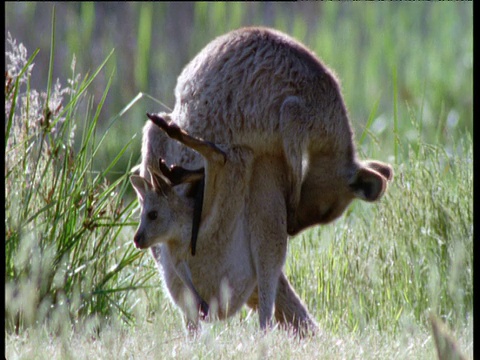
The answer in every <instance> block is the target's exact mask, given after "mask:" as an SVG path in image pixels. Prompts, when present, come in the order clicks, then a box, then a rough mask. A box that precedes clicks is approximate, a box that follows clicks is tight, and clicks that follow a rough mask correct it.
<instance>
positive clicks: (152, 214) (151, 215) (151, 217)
mask: <svg viewBox="0 0 480 360" xmlns="http://www.w3.org/2000/svg"><path fill="white" fill-rule="evenodd" d="M147 217H148V219H149V220H156V219H157V217H158V213H157V212H156V211H155V210H153V211H150V212H149V213H148V214H147Z"/></svg>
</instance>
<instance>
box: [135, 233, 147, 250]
mask: <svg viewBox="0 0 480 360" xmlns="http://www.w3.org/2000/svg"><path fill="white" fill-rule="evenodd" d="M133 242H134V243H135V247H136V248H137V249H145V248H146V246H145V244H144V243H145V237H144V236H143V235H142V234H139V233H136V234H135V236H134V237H133Z"/></svg>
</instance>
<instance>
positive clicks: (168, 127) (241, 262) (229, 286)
mask: <svg viewBox="0 0 480 360" xmlns="http://www.w3.org/2000/svg"><path fill="white" fill-rule="evenodd" d="M149 117H150V119H151V120H152V121H154V122H155V124H156V125H157V126H159V128H161V129H162V131H165V132H166V133H167V134H168V136H169V137H171V138H173V139H175V140H177V141H179V142H181V143H182V144H184V145H186V146H188V147H190V148H192V149H194V150H195V151H197V152H198V153H199V154H201V155H202V156H203V157H204V158H205V174H204V180H205V190H204V191H205V199H206V201H205V203H204V205H203V208H204V211H203V213H202V222H201V226H200V228H199V234H198V236H199V238H200V241H199V249H198V251H199V254H201V256H195V257H192V256H188V255H189V254H188V243H189V241H188V240H189V234H190V231H191V224H192V216H191V214H192V212H193V200H192V199H189V198H188V197H185V196H184V195H178V194H177V193H176V192H175V191H174V190H173V189H172V185H171V184H172V183H173V181H171V179H169V177H172V172H171V171H170V172H169V170H168V169H166V168H165V166H164V165H162V161H161V160H160V164H159V167H160V169H161V171H162V172H163V173H164V175H160V174H158V173H156V172H154V171H150V173H151V177H152V180H151V182H152V183H153V186H150V183H149V182H148V181H147V180H146V179H144V178H143V177H141V176H138V175H132V177H131V179H132V184H133V186H134V187H135V189H136V191H137V193H138V194H139V197H140V199H141V203H142V216H141V223H140V226H139V230H138V231H137V234H136V235H135V242H136V244H137V246H138V245H139V244H141V247H142V248H144V247H150V246H153V247H152V252H153V254H154V256H155V258H156V260H157V262H158V263H159V265H161V270H162V272H163V276H164V281H165V284H166V287H167V288H168V290H169V293H170V295H171V297H172V299H173V301H174V302H175V303H176V304H177V305H178V306H179V307H180V308H181V310H182V311H183V313H184V314H185V317H186V323H187V328H189V329H190V330H195V329H197V327H198V320H199V318H202V317H205V316H204V315H205V311H204V310H206V311H208V307H207V305H206V304H205V303H204V301H203V299H207V300H208V301H209V302H210V303H211V304H213V306H211V307H210V308H211V309H213V311H212V312H211V313H210V314H209V315H210V317H211V318H219V319H223V318H225V317H228V316H231V315H233V314H234V313H235V312H237V311H238V309H239V308H240V307H241V306H243V305H244V304H245V303H248V304H249V305H250V306H251V307H253V308H258V311H259V318H260V326H261V328H265V327H266V326H267V324H268V322H269V319H270V316H271V314H272V312H273V303H274V302H275V301H276V302H278V304H279V306H278V312H277V311H276V312H275V317H276V318H277V320H278V321H279V322H280V323H289V324H292V325H293V327H294V329H295V330H300V331H302V332H305V331H309V330H311V331H315V329H316V325H315V323H314V321H313V320H312V319H311V318H310V316H309V314H308V313H307V312H306V310H304V307H303V304H301V301H300V299H299V298H298V297H297V296H296V294H295V292H294V291H293V289H291V288H290V284H289V283H288V280H287V279H286V277H285V276H284V274H283V273H282V266H283V263H284V258H285V253H286V238H287V236H286V231H285V229H282V227H279V228H278V227H276V220H275V221H271V220H270V218H271V216H270V214H271V213H272V212H275V211H279V212H280V213H282V209H283V213H284V215H283V217H285V216H286V213H285V210H284V208H285V203H284V201H283V198H284V194H283V193H282V194H278V193H277V192H278V189H282V188H283V187H284V185H282V186H276V185H275V182H281V179H282V178H285V176H282V173H283V172H284V169H282V167H281V166H278V165H279V164H277V163H275V166H274V167H270V165H268V164H263V163H262V161H260V162H259V161H257V160H256V159H255V157H254V156H253V153H252V151H251V149H249V148H248V147H238V146H222V147H220V146H216V145H215V144H212V143H209V142H206V141H203V140H200V139H197V138H195V137H192V136H190V135H188V134H187V133H186V132H184V131H182V130H181V129H180V128H179V127H178V126H176V125H175V124H174V123H173V122H167V121H165V119H164V118H163V117H160V116H157V115H149ZM167 119H168V118H167ZM256 167H260V168H261V169H262V170H261V173H258V175H256V176H255V178H252V171H255V169H256ZM199 174H202V172H198V171H197V172H195V171H194V172H191V176H188V172H187V175H186V176H184V178H183V181H184V182H189V181H191V180H198V176H199ZM201 176H203V175H201ZM156 178H157V179H156ZM278 179H280V181H279V180H278ZM177 182H178V181H177ZM157 183H158V184H157ZM280 217H281V216H280ZM285 221H286V219H284V222H285ZM269 223H270V226H269ZM270 233H271V234H272V235H274V236H276V235H278V238H279V239H284V240H285V241H284V242H283V243H282V242H279V243H278V244H275V243H273V242H271V241H269V239H270V238H271V235H270ZM266 234H268V236H266ZM139 239H140V240H139ZM259 239H266V240H267V241H259ZM156 244H162V245H161V246H160V247H159V246H154V245H156ZM265 246H267V248H264V247H265ZM272 264H273V267H272ZM179 265H182V266H179ZM179 268H180V269H179ZM264 268H268V269H269V270H270V273H271V275H270V278H269V279H267V280H266V281H264V282H266V283H270V284H272V286H270V287H268V288H262V290H263V292H262V291H258V293H257V292H256V286H257V283H258V282H259V281H261V280H262V279H259V277H260V276H265V274H268V273H269V272H266V271H265V270H263V271H260V272H259V269H264ZM272 268H274V271H271V270H272ZM190 270H191V271H190ZM277 287H278V288H280V289H282V290H281V291H280V292H279V293H278V294H277V293H276V292H277ZM285 304H288V306H284V305H285ZM199 309H200V312H199V311H198V310H199Z"/></svg>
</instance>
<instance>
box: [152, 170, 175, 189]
mask: <svg viewBox="0 0 480 360" xmlns="http://www.w3.org/2000/svg"><path fill="white" fill-rule="evenodd" d="M147 170H148V173H149V174H150V179H151V182H152V185H153V189H154V190H155V191H157V192H158V191H160V192H161V193H162V194H167V193H168V191H170V190H171V188H172V185H171V183H170V181H169V180H168V179H167V178H166V177H165V176H163V175H162V174H160V173H158V172H157V171H156V170H155V169H153V168H151V167H149V168H148V169H147Z"/></svg>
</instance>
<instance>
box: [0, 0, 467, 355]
mask: <svg viewBox="0 0 480 360" xmlns="http://www.w3.org/2000/svg"><path fill="white" fill-rule="evenodd" d="M53 5H55V9H54V6H53ZM472 15H473V9H472V4H471V3H433V4H431V3H421V4H411V3H407V4H398V3H391V4H371V3H368V4H367V3H360V4H358V3H355V4H345V3H307V2H305V3H300V4H296V3H288V4H280V3H266V4H265V3H264V4H261V3H260V4H256V3H249V4H241V3H231V4H227V3H182V4H175V3H158V4H151V3H122V4H120V3H118V4H114V5H109V4H107V3H98V4H97V3H74V4H73V5H71V4H67V3H55V4H48V3H47V4H41V3H18V4H17V3H7V4H6V33H5V50H6V55H5V61H6V69H5V70H6V79H5V227H6V230H5V340H6V348H5V351H6V358H7V359H31V358H39V359H43V358H48V359H65V358H71V359H77V358H80V359H82V358H96V357H102V358H135V359H136V358H138V359H144V358H162V359H163V358H197V359H211V358H234V359H235V358H281V359H284V358H292V359H296V358H300V357H307V358H319V357H320V358H322V359H385V358H392V359H393V358H395V359H407V358H408V359H411V358H415V359H432V358H434V357H435V356H436V350H435V346H434V339H433V337H432V333H431V326H430V321H429V318H430V316H431V315H434V316H435V317H436V318H438V319H439V320H440V321H441V322H442V323H444V324H445V326H446V328H447V329H448V332H450V333H451V334H452V336H453V337H454V338H456V339H457V341H458V347H459V348H460V349H461V351H462V352H463V353H464V354H466V355H467V356H468V357H470V358H473V109H472V108H473V16H472ZM119 24H121V25H122V26H118V25H119ZM246 25H264V26H270V27H274V28H277V29H279V30H282V31H284V32H287V33H289V34H291V35H292V36H294V37H295V38H297V39H298V40H300V41H302V42H303V43H305V44H306V45H307V46H309V47H310V48H312V49H313V50H314V51H315V52H316V53H317V54H318V55H319V57H320V58H321V59H323V61H324V62H325V63H326V64H327V65H328V66H329V67H331V68H332V69H334V71H335V72H336V74H337V75H338V77H339V78H340V80H341V83H342V89H343V94H344V97H345V101H346V104H347V106H348V108H349V112H350V116H351V122H352V126H353V127H354V129H355V132H356V143H357V146H358V150H359V153H360V156H361V157H362V158H373V159H378V160H381V161H385V162H389V163H391V164H392V165H393V167H394V171H395V177H394V181H393V183H392V184H391V185H390V187H389V189H388V192H387V194H386V195H385V197H384V198H383V199H382V200H381V201H380V202H379V203H375V204H365V203H360V202H356V203H354V204H352V205H351V206H350V208H349V209H348V210H347V211H346V213H345V214H344V215H343V216H342V217H341V218H340V219H339V220H337V221H336V222H334V223H333V224H330V225H327V226H322V227H314V228H312V229H310V230H308V231H305V232H303V233H301V234H299V235H298V236H296V237H295V238H292V239H291V240H290V242H289V249H288V257H287V262H286V264H285V272H286V274H287V277H288V278H289V279H290V281H291V282H292V284H293V286H294V288H295V289H296V290H297V292H298V293H299V295H300V297H301V298H302V299H303V300H304V302H305V304H306V306H307V308H308V309H309V311H310V312H311V313H312V314H313V316H314V317H315V319H316V321H317V322H318V324H319V327H320V329H321V334H319V335H318V336H316V337H313V338H307V339H303V340H301V341H299V340H298V339H296V338H294V337H291V336H289V335H288V333H286V332H285V331H282V330H281V329H276V328H275V329H273V330H272V331H271V332H269V333H268V334H266V335H265V334H262V333H260V331H259V330H258V319H257V316H256V314H255V313H252V312H249V311H248V310H247V309H246V308H245V309H244V310H242V311H241V313H239V314H238V315H237V316H235V317H233V318H231V319H229V320H228V321H224V322H218V323H213V324H207V325H205V326H204V329H203V331H202V334H201V335H200V337H199V339H196V340H191V339H187V338H186V336H185V333H184V330H183V324H182V321H181V317H180V314H179V313H178V311H177V310H176V309H175V307H174V306H173V305H172V304H171V303H170V301H169V299H168V296H167V295H166V294H165V293H164V290H163V288H162V285H161V281H160V278H159V276H158V274H157V270H156V268H155V266H154V263H153V260H152V259H151V257H150V255H149V253H148V252H141V251H139V250H137V249H135V247H134V245H133V241H132V238H133V234H134V231H135V228H136V225H137V221H138V216H139V213H138V204H137V201H136V199H135V197H134V194H133V191H132V189H131V187H130V185H129V183H128V172H129V170H130V169H131V168H132V167H133V166H134V165H136V164H137V163H138V161H139V154H140V142H141V129H142V126H143V124H144V122H145V121H146V118H145V115H144V114H145V112H146V111H152V110H153V111H161V110H167V109H168V108H169V107H170V108H171V107H173V104H174V97H173V89H174V86H175V81H176V76H177V75H178V74H179V73H180V71H181V69H182V67H183V66H184V65H185V64H186V63H187V62H188V61H189V59H191V58H192V57H193V56H194V55H195V54H196V53H197V52H198V51H199V50H200V49H201V48H202V47H203V46H205V45H206V44H207V43H208V42H209V41H210V40H211V39H213V38H214V37H215V36H218V35H220V34H223V33H225V32H227V31H228V30H230V29H234V28H237V27H240V26H246Z"/></svg>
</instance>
